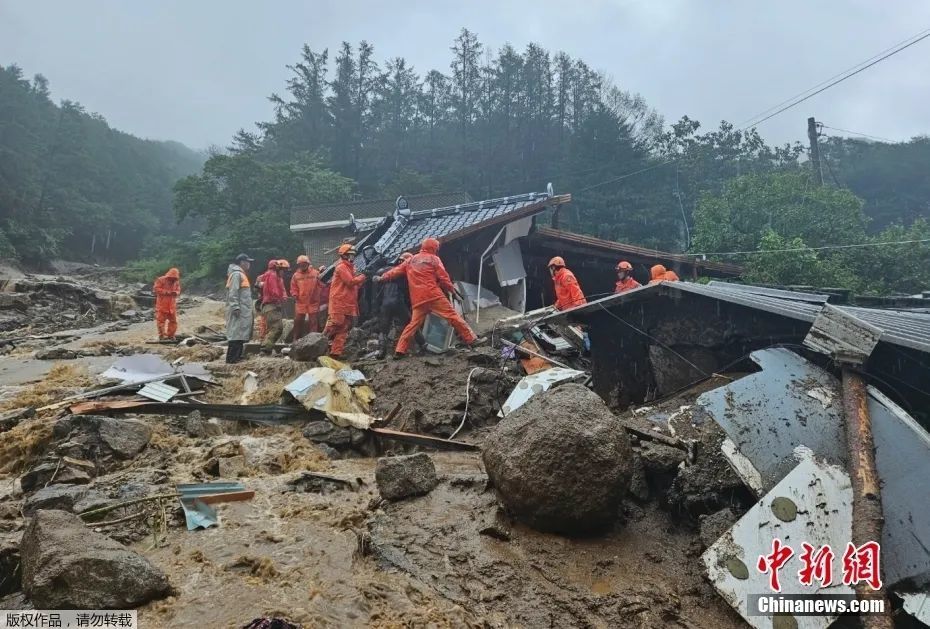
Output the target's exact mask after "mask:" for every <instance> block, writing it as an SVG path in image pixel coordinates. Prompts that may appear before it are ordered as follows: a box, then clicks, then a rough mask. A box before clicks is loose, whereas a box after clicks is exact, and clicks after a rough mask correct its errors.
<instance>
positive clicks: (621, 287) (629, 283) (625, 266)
mask: <svg viewBox="0 0 930 629" xmlns="http://www.w3.org/2000/svg"><path fill="white" fill-rule="evenodd" d="M640 286H642V284H640V283H639V282H637V281H636V280H634V279H633V265H632V264H630V263H629V262H627V261H626V260H621V261H620V262H619V263H617V283H616V284H615V285H614V294H616V293H625V292H626V291H628V290H633V289H634V288H639V287H640Z"/></svg>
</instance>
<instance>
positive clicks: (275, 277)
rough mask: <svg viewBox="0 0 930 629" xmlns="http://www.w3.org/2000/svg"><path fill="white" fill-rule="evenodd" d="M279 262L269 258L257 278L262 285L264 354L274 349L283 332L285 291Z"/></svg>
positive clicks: (281, 266) (282, 267) (268, 353)
mask: <svg viewBox="0 0 930 629" xmlns="http://www.w3.org/2000/svg"><path fill="white" fill-rule="evenodd" d="M281 262H282V261H281V260H270V261H269V262H268V270H267V271H265V272H264V273H262V275H261V277H260V278H259V281H260V282H261V287H262V317H263V318H264V319H265V338H264V339H263V340H262V353H263V354H265V355H270V354H271V352H272V351H274V345H275V343H277V342H278V339H279V338H280V337H281V334H282V333H283V332H284V302H285V301H287V291H286V290H285V289H284V280H283V279H282V276H283V275H284V265H283V264H281ZM288 266H290V264H288Z"/></svg>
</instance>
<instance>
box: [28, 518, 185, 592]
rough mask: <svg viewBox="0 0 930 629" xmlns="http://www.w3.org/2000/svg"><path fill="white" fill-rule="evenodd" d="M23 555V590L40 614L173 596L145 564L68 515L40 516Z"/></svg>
mask: <svg viewBox="0 0 930 629" xmlns="http://www.w3.org/2000/svg"><path fill="white" fill-rule="evenodd" d="M20 553H21V555H22V570H23V573H22V580H23V589H24V590H25V591H26V594H28V595H29V599H30V600H31V601H32V603H33V604H34V605H35V606H36V608H38V609H133V608H136V607H138V606H140V605H143V604H145V603H147V602H149V601H151V600H155V599H159V598H162V597H164V596H166V595H168V594H169V593H170V591H171V586H170V585H169V583H168V578H167V577H166V576H165V574H164V573H163V572H162V571H161V570H159V569H158V568H156V567H155V566H153V565H152V564H151V563H149V561H148V560H147V559H145V558H144V557H142V556H141V555H139V554H138V553H135V552H133V551H131V550H129V549H128V548H126V547H125V546H123V545H122V544H120V543H119V542H116V541H114V540H112V539H110V538H109V537H107V536H106V535H102V534H101V533H97V532H95V531H93V530H91V529H89V528H87V527H86V526H84V523H83V522H81V520H80V518H78V517H77V516H75V515H72V514H70V513H65V512H64V511H45V510H42V511H38V512H36V515H35V517H34V518H33V519H32V521H31V522H30V523H29V526H28V527H27V528H26V532H25V533H24V534H23V541H22V543H21V544H20Z"/></svg>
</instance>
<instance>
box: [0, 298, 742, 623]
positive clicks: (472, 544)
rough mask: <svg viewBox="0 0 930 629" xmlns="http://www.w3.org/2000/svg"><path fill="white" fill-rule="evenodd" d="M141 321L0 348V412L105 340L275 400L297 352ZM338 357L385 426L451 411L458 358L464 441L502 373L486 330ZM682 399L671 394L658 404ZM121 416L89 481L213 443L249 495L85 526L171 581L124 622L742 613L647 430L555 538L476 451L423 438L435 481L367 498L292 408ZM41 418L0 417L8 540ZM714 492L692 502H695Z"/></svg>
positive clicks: (166, 487)
mask: <svg viewBox="0 0 930 629" xmlns="http://www.w3.org/2000/svg"><path fill="white" fill-rule="evenodd" d="M203 325H208V326H212V327H214V328H216V329H221V326H222V306H221V305H220V304H219V303H217V302H211V301H209V300H197V301H194V302H192V303H191V304H189V305H188V306H187V307H185V308H182V312H181V326H180V332H181V333H184V332H187V331H193V330H194V329H195V328H196V327H199V326H203ZM153 336H154V324H152V323H151V322H149V321H145V322H139V323H132V324H130V325H128V326H126V327H125V329H122V330H116V331H110V330H108V331H103V332H99V333H89V334H86V335H83V336H82V337H80V338H77V339H71V340H69V341H67V346H68V348H71V349H76V350H81V349H83V350H88V351H89V350H93V349H94V348H100V347H104V348H105V349H104V351H102V352H98V353H100V354H103V357H101V356H87V357H85V356H79V357H78V358H76V359H74V360H69V361H63V362H60V363H54V362H52V361H36V360H35V359H34V358H32V357H31V356H30V351H28V350H29V348H23V349H21V350H18V351H17V352H15V353H13V354H12V355H9V356H7V357H5V358H4V360H5V361H12V362H10V363H9V364H10V365H12V366H13V367H12V369H11V371H9V372H2V373H0V387H4V385H6V386H5V388H0V411H2V410H6V409H10V408H16V407H19V406H23V405H32V406H39V405H42V404H45V403H49V402H51V401H55V400H57V399H60V398H61V397H63V396H65V395H68V394H69V393H72V392H74V391H77V390H81V389H82V388H84V387H87V386H90V385H92V384H94V382H95V374H96V373H99V372H100V371H101V370H102V369H104V368H105V367H106V364H107V362H109V359H110V358H112V359H115V356H114V355H117V354H119V353H126V352H130V353H131V352H137V353H138V352H153V353H159V354H162V355H164V356H165V357H166V358H169V359H172V360H174V359H178V358H182V359H185V360H186V361H188V362H190V361H198V360H199V361H204V362H205V364H206V365H207V366H208V367H209V368H211V369H212V370H213V372H214V373H215V375H216V376H217V378H218V380H219V382H220V385H219V386H218V387H215V388H209V389H208V392H207V394H206V395H205V399H207V400H209V401H213V402H220V401H222V402H230V403H239V402H243V401H245V400H247V401H249V402H250V403H266V402H276V401H277V399H278V397H279V396H280V392H281V388H282V387H283V385H284V384H286V383H287V382H288V381H290V379H292V378H293V377H295V376H296V375H298V374H299V373H301V372H302V371H303V370H304V369H305V368H306V365H301V364H299V363H293V362H291V361H289V360H287V359H285V358H264V357H255V358H251V359H249V360H248V361H246V362H244V363H241V364H238V365H235V366H227V365H225V364H224V363H223V362H222V356H221V355H222V350H221V349H219V348H214V347H204V346H197V347H193V348H178V347H173V346H161V345H147V344H146V341H147V340H150V339H151V338H152V337H153ZM31 351H34V348H33V349H32V350H31ZM101 358H103V359H106V360H103V361H101V360H100V359H101ZM101 362H103V364H101ZM356 366H357V367H359V368H360V369H362V371H364V372H365V373H366V375H367V376H368V378H369V381H370V384H371V386H372V388H373V389H374V390H375V392H376V394H377V396H378V397H377V398H376V400H375V403H374V408H373V414H374V415H376V416H382V417H383V416H385V415H387V414H388V413H389V412H390V411H391V410H393V409H394V408H395V407H396V406H397V405H398V404H400V407H401V411H400V412H399V413H398V414H397V416H396V417H395V419H394V420H393V421H392V427H394V428H399V429H403V430H408V431H411V432H429V433H432V434H437V435H448V434H451V432H452V431H453V430H455V428H456V427H457V426H458V425H459V423H460V422H461V419H462V416H463V414H464V413H465V404H466V383H467V382H468V381H469V376H471V386H470V387H469V388H468V392H469V394H468V409H469V410H468V417H469V419H468V421H466V422H465V425H464V427H463V429H462V432H461V433H460V437H461V438H462V439H463V440H465V441H471V442H474V443H480V442H481V440H482V439H483V438H484V435H485V434H486V433H487V430H488V426H489V425H490V424H493V422H494V421H496V419H495V417H496V413H497V411H498V410H499V405H500V404H501V403H502V402H503V400H504V399H505V398H506V396H507V394H508V393H509V391H510V388H512V386H513V384H514V383H515V382H516V380H517V379H518V377H519V373H518V372H516V371H515V370H514V369H512V368H511V367H510V366H509V365H506V364H505V365H503V368H502V365H501V363H500V362H499V360H498V354H497V352H496V351H495V350H491V349H485V350H481V351H477V352H466V351H460V350H455V351H453V352H451V353H449V354H447V355H444V356H422V357H410V358H408V359H405V360H403V361H393V360H391V359H388V360H385V361H373V360H368V361H365V362H363V363H359V364H358V365H356ZM24 370H32V371H31V372H30V373H35V374H38V375H36V376H35V377H33V378H31V380H33V381H34V382H23V378H22V376H21V374H22V372H23V371H24ZM248 372H252V373H254V374H256V380H257V388H254V389H253V388H251V387H248V386H246V385H245V382H246V375H247V373H248ZM27 379H29V378H27ZM244 396H245V397H244ZM691 398H692V399H693V395H692V396H691ZM687 403H689V402H688V397H687V396H685V397H684V398H682V400H676V401H674V404H673V406H674V408H677V407H678V406H681V405H686V404H687ZM192 410H193V409H192ZM659 410H663V409H659ZM683 417H684V415H679V416H678V417H676V418H673V419H672V422H671V423H672V426H674V427H676V428H677V429H678V430H679V433H678V434H679V435H682V434H687V435H688V436H689V438H696V439H703V438H704V437H703V436H702V435H704V434H705V433H708V434H709V433H712V431H707V430H704V429H702V428H701V427H700V425H699V426H698V427H692V426H691V420H690V419H688V420H684V419H682V418H683ZM139 418H140V419H141V420H142V421H145V422H146V423H148V424H150V425H151V426H152V427H153V429H154V435H153V437H152V440H151V442H150V443H149V445H148V446H147V448H146V449H145V450H144V451H143V452H142V453H141V454H140V455H139V456H138V457H136V458H135V459H134V460H131V461H128V462H126V463H125V464H124V465H122V466H121V467H120V468H119V469H117V470H115V471H113V472H111V473H109V474H106V475H104V476H100V477H98V478H96V479H95V480H94V482H93V486H94V487H95V488H97V489H99V490H101V491H102V492H104V493H105V494H107V495H108V496H109V497H110V498H113V499H117V498H119V499H123V498H125V497H127V496H135V495H147V494H156V493H168V492H170V491H172V489H173V487H174V485H175V484H176V483H181V482H203V481H208V480H213V479H214V478H213V477H211V476H210V475H209V473H208V472H207V467H208V462H209V461H210V459H211V458H212V457H213V456H215V455H216V453H217V452H227V453H228V452H237V453H242V454H243V455H244V456H245V459H246V462H247V465H246V468H245V470H244V472H243V476H242V477H241V478H240V480H241V481H242V482H243V483H244V484H245V485H246V486H247V487H248V488H249V489H252V490H254V491H255V497H254V498H253V499H252V500H249V501H245V502H235V503H229V504H224V505H219V506H218V510H219V513H220V525H219V526H218V527H214V528H211V529H208V530H197V531H188V530H187V529H186V527H185V526H184V524H183V515H182V513H181V511H180V509H179V508H176V507H175V508H173V509H172V510H171V511H170V513H169V514H168V516H169V517H168V522H169V527H168V531H167V535H166V536H165V537H164V538H159V540H158V542H157V543H156V544H154V545H153V538H152V536H151V534H150V531H149V529H148V528H147V527H146V526H145V525H144V524H142V523H140V522H129V523H126V524H121V525H117V526H112V527H107V528H105V529H103V531H104V532H106V533H107V534H109V535H111V536H113V537H114V538H116V539H119V540H120V541H124V542H126V543H128V544H130V545H131V546H132V547H133V548H134V549H135V550H137V551H138V552H140V553H142V554H143V555H145V556H146V557H148V558H149V559H150V560H151V561H152V562H153V563H154V564H155V565H157V566H158V567H160V568H161V569H163V570H164V571H165V572H166V573H167V574H168V576H169V578H170V581H171V583H172V585H173V586H174V588H175V595H174V596H171V597H170V598H167V599H164V600H161V601H156V602H153V603H150V604H148V605H146V606H144V607H143V608H142V609H140V620H141V623H142V626H145V627H188V626H217V627H236V626H242V625H244V624H246V623H248V622H249V621H250V620H252V619H253V618H255V617H258V616H279V617H286V618H289V619H290V620H291V621H293V622H298V623H302V624H303V625H304V626H305V627H372V626H373V627H421V626H424V627H425V626H429V627H540V626H542V627H546V626H551V627H573V626H586V627H618V626H623V627H719V628H722V629H726V628H729V627H741V626H744V624H743V623H742V620H741V619H740V618H739V617H738V616H737V615H736V613H735V612H733V611H732V610H731V609H730V608H729V607H728V606H727V605H726V603H724V602H723V600H722V599H720V598H719V597H718V596H716V594H715V593H714V591H713V589H712V588H711V587H710V585H709V584H708V583H707V582H706V580H705V579H704V578H703V576H702V570H701V565H700V561H699V554H700V552H701V550H702V545H701V542H700V541H699V538H698V517H699V514H691V513H682V512H681V508H682V504H680V503H679V502H674V503H672V502H670V499H669V496H670V495H673V494H674V492H673V491H672V485H673V484H674V482H675V479H676V478H677V470H678V467H679V465H680V462H681V460H682V457H681V456H680V455H681V453H680V452H677V451H676V452H670V451H669V452H658V454H656V452H657V449H656V448H657V447H653V446H651V445H650V444H648V443H646V442H645V441H640V440H635V442H636V444H637V446H636V450H637V456H641V457H642V458H643V459H649V460H648V461H647V462H646V465H645V467H646V469H647V473H648V479H646V482H647V484H648V485H649V487H648V490H647V491H645V492H640V496H639V497H633V496H630V497H628V498H627V500H625V502H624V504H623V506H622V508H621V510H620V512H618V514H617V523H616V526H615V527H614V528H613V530H612V531H609V532H607V533H605V534H603V535H601V536H597V537H592V538H588V539H569V538H565V537H560V536H555V535H546V534H541V533H538V532H535V531H533V530H531V529H528V528H526V527H523V526H520V525H517V524H515V523H513V522H511V521H510V520H509V519H508V518H507V516H506V514H504V513H503V512H502V511H500V509H499V508H498V506H497V500H496V497H495V495H494V493H493V490H491V489H489V488H487V487H486V475H485V474H484V471H483V469H482V464H481V459H480V455H479V454H478V453H474V452H443V453H435V452H430V455H431V457H432V459H433V461H434V463H435V464H436V467H437V471H438V474H439V476H440V480H441V482H440V484H439V486H438V487H437V488H436V489H434V490H433V491H432V492H431V493H429V494H428V495H426V496H423V497H419V498H412V499H407V500H404V501H401V502H398V503H384V502H382V501H380V499H379V497H378V492H377V489H376V487H375V481H374V467H375V460H374V459H373V458H367V457H364V456H360V455H358V454H357V453H352V452H344V453H343V455H342V456H343V458H339V459H337V460H333V459H331V458H329V457H328V456H326V455H325V454H324V452H323V450H322V449H320V448H318V447H317V446H315V445H314V444H312V443H311V442H310V441H308V440H307V439H306V438H305V437H304V436H303V435H302V433H301V430H300V429H301V427H300V426H299V425H298V426H285V427H257V426H255V427H253V426H250V425H248V424H242V423H234V422H229V421H219V422H214V425H215V426H216V427H217V428H216V430H214V431H213V432H214V433H215V434H211V435H210V436H191V435H190V434H189V433H188V431H187V430H186V429H185V425H184V418H183V417H161V416H153V415H146V416H140V417H139ZM205 419H207V418H205ZM623 419H624V420H628V421H630V422H639V423H640V424H642V426H643V427H644V428H646V429H648V430H652V429H653V428H654V427H655V426H658V427H659V428H660V430H659V431H656V432H660V431H661V432H662V433H663V434H670V430H669V427H668V426H667V425H666V426H664V427H663V426H660V425H659V423H658V422H657V421H655V420H650V419H646V418H645V416H641V415H639V416H635V417H634V416H633V415H632V414H630V415H628V416H625V417H624V418H623ZM53 421H54V413H39V414H38V415H37V416H36V417H35V418H32V419H29V420H25V421H24V422H22V423H20V424H19V425H18V426H16V427H15V428H14V429H13V430H10V431H7V432H3V433H0V458H2V461H3V463H2V467H0V470H2V473H0V546H2V544H3V543H15V542H16V541H17V540H18V538H19V536H20V535H21V533H22V529H23V526H24V520H23V518H22V517H21V516H20V514H19V507H20V505H21V502H22V498H23V497H22V495H21V493H20V492H19V491H18V488H17V483H16V479H17V478H18V477H19V476H20V475H21V474H22V472H23V471H24V470H25V469H26V468H28V466H29V465H30V464H31V462H32V461H34V460H35V459H36V458H37V457H38V456H40V455H41V454H42V453H43V452H45V451H47V450H48V449H49V448H51V447H53V445H54V443H53V440H52V434H51V424H52V422H53ZM643 422H646V423H643ZM679 422H681V425H680V426H679ZM685 425H687V427H685ZM709 438H710V439H712V438H713V437H709ZM385 448H386V449H391V448H394V449H396V450H401V449H403V450H409V446H405V447H403V448H398V447H396V446H391V445H390V444H385ZM650 448H652V450H650ZM669 450H671V449H669ZM307 471H315V472H321V473H325V474H328V475H332V476H336V477H339V478H343V479H346V480H347V481H350V482H351V484H352V488H349V487H346V488H343V489H335V490H331V491H327V492H324V493H321V492H314V491H300V490H299V489H295V486H294V485H292V484H291V482H292V481H294V480H296V479H298V478H300V476H301V474H302V473H304V472H307ZM724 485H726V483H724ZM700 500H701V501H708V500H709V501H714V500H717V501H719V502H726V501H727V500H731V501H738V500H739V497H738V496H733V497H730V498H726V497H725V493H724V492H722V491H717V489H714V488H712V489H711V490H709V492H708V495H707V496H703V497H702V498H701V499H700ZM702 504H703V503H702ZM670 505H671V506H670ZM690 507H691V508H694V507H695V505H690ZM715 507H717V505H716V504H713V505H710V504H708V505H706V510H707V511H710V510H712V509H713V508H715ZM16 604H23V599H22V595H21V594H19V595H17V594H13V595H12V598H7V599H0V607H9V606H15V605H16ZM25 604H28V602H26V603H25Z"/></svg>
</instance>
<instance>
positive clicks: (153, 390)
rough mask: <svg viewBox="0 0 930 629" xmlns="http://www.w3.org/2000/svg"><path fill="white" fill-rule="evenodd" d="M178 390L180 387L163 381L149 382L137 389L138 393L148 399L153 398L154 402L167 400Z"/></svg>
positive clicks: (179, 390)
mask: <svg viewBox="0 0 930 629" xmlns="http://www.w3.org/2000/svg"><path fill="white" fill-rule="evenodd" d="M180 392H181V389H178V388H177V387H173V386H171V385H168V384H165V383H164V382H149V383H148V384H147V385H145V386H144V387H142V388H141V389H139V395H141V396H142V397H146V398H148V399H150V400H155V401H156V402H167V401H168V400H170V399H171V398H173V397H174V396H176V395H177V394H178V393H180Z"/></svg>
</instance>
